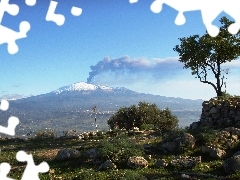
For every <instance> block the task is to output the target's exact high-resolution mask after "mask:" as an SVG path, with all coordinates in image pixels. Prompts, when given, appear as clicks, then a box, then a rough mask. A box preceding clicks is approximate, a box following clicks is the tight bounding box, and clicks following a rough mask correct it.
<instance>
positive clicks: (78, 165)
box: [0, 131, 240, 180]
mask: <svg viewBox="0 0 240 180" xmlns="http://www.w3.org/2000/svg"><path fill="white" fill-rule="evenodd" d="M143 137H146V138H143ZM109 138H111V139H112V140H113V141H112V142H113V143H119V142H121V140H119V141H118V140H117V139H119V136H117V137H116V134H111V135H110V134H108V135H107V134H105V135H99V136H94V137H93V138H90V139H88V140H67V139H59V138H53V137H49V138H43V139H36V138H31V139H28V140H23V139H16V138H15V139H1V140H0V148H1V155H0V162H8V163H9V164H10V165H11V167H12V169H11V171H10V173H9V175H8V176H9V177H11V178H14V179H21V176H22V174H23V172H24V169H25V167H26V163H22V162H18V161H17V160H16V153H17V152H18V151H19V150H24V151H25V152H27V153H29V154H32V155H33V157H34V161H35V164H36V165H38V164H39V163H41V162H42V161H46V162H47V163H48V164H49V166H50V171H49V172H48V173H44V174H40V175H39V177H40V179H44V180H45V179H46V180H59V179H61V180H76V179H83V180H85V179H86V180H95V179H96V180H98V179H99V180H101V179H103V180H104V179H113V180H114V179H116V180H125V179H126V180H134V179H135V180H141V179H148V180H158V179H169V180H171V179H180V177H179V175H178V172H187V173H194V174H211V175H213V176H218V177H225V179H240V173H236V174H233V175H228V174H225V173H224V169H223V167H222V162H223V160H214V159H212V158H210V157H208V156H207V155H202V154H201V152H200V145H201V144H199V145H197V146H196V148H194V149H192V150H184V149H183V150H180V151H179V152H176V154H163V153H162V152H160V151H158V147H159V146H160V144H161V142H162V140H163V136H161V135H160V134H158V133H156V132H150V131H148V132H145V133H138V134H134V133H130V134H128V135H126V136H122V138H125V139H122V140H123V141H125V140H126V139H129V140H131V142H133V143H131V142H130V141H129V142H128V141H126V145H125V144H122V145H121V146H124V147H125V149H127V148H128V149H129V152H131V151H133V150H136V148H137V146H136V145H140V146H142V145H143V144H150V145H152V146H154V147H155V150H153V151H152V152H153V153H152V155H151V159H150V160H148V162H149V166H148V167H147V168H144V169H131V168H129V167H127V166H126V164H125V161H124V160H126V156H127V155H126V154H120V155H118V156H117V157H118V158H119V159H121V158H123V156H124V158H125V159H123V161H121V163H119V164H117V167H118V168H117V170H107V171H96V170H97V169H98V167H99V165H97V164H95V163H94V162H93V161H92V160H90V159H88V158H86V157H84V155H83V154H84V152H85V151H86V150H88V149H90V148H93V147H97V148H100V149H101V148H102V150H105V151H108V150H109V149H107V148H109V147H110V146H109V147H107V145H106V142H107V141H106V140H107V139H109ZM103 142H105V145H104V143H103ZM108 145H109V144H108ZM131 145H132V147H131ZM138 147H139V146H138ZM63 148H74V149H77V150H78V151H80V154H81V155H80V157H79V158H78V159H74V160H69V161H64V162H59V161H57V160H56V159H55V157H56V154H57V152H58V150H60V149H63ZM104 148H105V149H104ZM113 148H119V147H118V146H117V145H115V144H114V147H113ZM131 148H132V149H131ZM134 148H135V149H134ZM115 150H116V149H115ZM113 151H114V149H113ZM140 151H141V148H140V149H139V151H138V153H139V152H140ZM140 153H142V155H143V156H144V157H145V158H146V157H147V154H145V153H144V151H143V150H142V152H140ZM115 155H116V154H115ZM174 155H188V156H199V155H201V156H202V163H201V164H199V165H197V166H195V167H194V168H185V169H184V168H180V167H173V166H171V165H169V166H167V167H166V168H157V167H155V166H154V163H155V161H156V160H157V159H162V158H164V159H166V160H167V161H170V160H171V158H172V157H173V156H174ZM115 157H116V156H115ZM196 177H197V176H196ZM192 179H194V178H192ZM195 179H217V178H214V177H202V176H199V177H197V178H195ZM219 179H221V178H219ZM222 179H223V178H222Z"/></svg>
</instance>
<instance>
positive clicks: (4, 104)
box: [0, 99, 9, 111]
mask: <svg viewBox="0 0 240 180" xmlns="http://www.w3.org/2000/svg"><path fill="white" fill-rule="evenodd" d="M8 108H9V102H8V101H7V100H5V99H3V100H1V104H0V110H2V111H6V110H8Z"/></svg>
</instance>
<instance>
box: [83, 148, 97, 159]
mask: <svg viewBox="0 0 240 180" xmlns="http://www.w3.org/2000/svg"><path fill="white" fill-rule="evenodd" d="M98 155H99V153H98V151H97V150H96V149H95V148H91V149H89V150H87V151H86V152H85V153H84V157H86V158H90V159H96V158H97V157H98Z"/></svg>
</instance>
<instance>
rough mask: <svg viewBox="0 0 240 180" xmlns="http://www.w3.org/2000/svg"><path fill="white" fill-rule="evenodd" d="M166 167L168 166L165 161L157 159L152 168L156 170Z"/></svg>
mask: <svg viewBox="0 0 240 180" xmlns="http://www.w3.org/2000/svg"><path fill="white" fill-rule="evenodd" d="M167 165H168V163H167V161H166V160H165V159H159V160H157V161H156V162H155V164H154V166H155V167H157V168H160V167H166V166H167Z"/></svg>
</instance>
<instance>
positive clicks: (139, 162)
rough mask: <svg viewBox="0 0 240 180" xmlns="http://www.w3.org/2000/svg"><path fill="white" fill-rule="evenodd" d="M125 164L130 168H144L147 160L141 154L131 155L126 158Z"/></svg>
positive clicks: (146, 165)
mask: <svg viewBox="0 0 240 180" xmlns="http://www.w3.org/2000/svg"><path fill="white" fill-rule="evenodd" d="M127 165H128V166H129V167H130V168H146V167H148V162H147V160H146V159H144V158H143V157H141V156H132V157H130V158H128V162H127Z"/></svg>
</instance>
